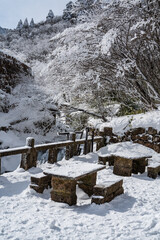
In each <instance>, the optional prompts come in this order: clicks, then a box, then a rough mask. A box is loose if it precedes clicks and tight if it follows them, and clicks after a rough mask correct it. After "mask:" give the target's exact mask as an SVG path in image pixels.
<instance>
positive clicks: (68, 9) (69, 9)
mask: <svg viewBox="0 0 160 240" xmlns="http://www.w3.org/2000/svg"><path fill="white" fill-rule="evenodd" d="M72 9H73V2H72V1H70V2H69V3H67V4H66V9H64V11H63V16H62V18H63V19H64V20H67V21H69V20H71V19H72V18H73V16H72V15H73V14H72Z"/></svg>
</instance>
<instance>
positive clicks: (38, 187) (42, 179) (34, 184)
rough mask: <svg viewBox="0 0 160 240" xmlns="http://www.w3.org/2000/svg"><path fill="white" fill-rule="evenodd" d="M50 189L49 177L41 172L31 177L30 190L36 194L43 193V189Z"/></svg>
mask: <svg viewBox="0 0 160 240" xmlns="http://www.w3.org/2000/svg"><path fill="white" fill-rule="evenodd" d="M49 187H51V176H50V175H45V174H44V173H43V172H42V173H38V174H35V175H33V176H31V184H30V188H32V189H34V190H35V191H36V192H38V193H43V191H44V189H48V188H49Z"/></svg>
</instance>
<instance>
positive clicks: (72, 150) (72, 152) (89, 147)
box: [0, 133, 103, 173]
mask: <svg viewBox="0 0 160 240" xmlns="http://www.w3.org/2000/svg"><path fill="white" fill-rule="evenodd" d="M93 142H95V143H97V149H99V148H100V147H101V146H103V137H101V136H97V137H93V136H92V137H88V138H87V139H86V138H85V139H76V138H75V133H72V134H70V140H67V141H63V142H55V143H48V144H39V145H35V144H34V143H35V141H34V138H31V137H30V138H27V139H26V146H24V147H17V148H9V149H4V150H0V173H1V158H2V157H5V156H11V155H16V154H22V156H21V164H20V167H22V168H24V169H25V170H27V169H29V168H31V167H36V163H37V153H38V151H42V150H49V154H48V162H49V163H55V162H57V154H58V149H59V148H66V154H65V158H66V160H68V159H69V158H72V157H73V156H76V155H79V153H78V152H77V148H78V146H79V145H81V144H84V145H85V147H84V149H85V152H83V153H84V154H87V153H89V152H91V151H93Z"/></svg>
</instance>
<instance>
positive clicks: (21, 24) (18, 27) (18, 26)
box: [16, 19, 23, 30]
mask: <svg viewBox="0 0 160 240" xmlns="http://www.w3.org/2000/svg"><path fill="white" fill-rule="evenodd" d="M22 27H23V22H22V20H21V19H20V20H19V22H18V24H17V28H16V29H18V30H19V29H22Z"/></svg>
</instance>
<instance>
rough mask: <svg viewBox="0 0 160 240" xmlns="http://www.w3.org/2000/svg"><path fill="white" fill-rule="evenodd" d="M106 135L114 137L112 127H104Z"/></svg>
mask: <svg viewBox="0 0 160 240" xmlns="http://www.w3.org/2000/svg"><path fill="white" fill-rule="evenodd" d="M104 134H105V136H110V137H111V136H112V135H113V129H112V128H111V127H104Z"/></svg>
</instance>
